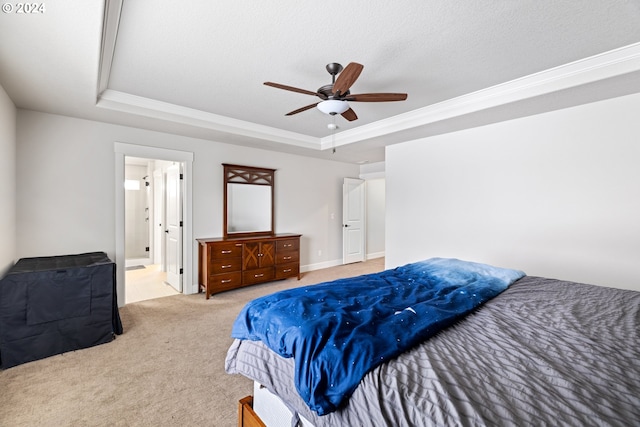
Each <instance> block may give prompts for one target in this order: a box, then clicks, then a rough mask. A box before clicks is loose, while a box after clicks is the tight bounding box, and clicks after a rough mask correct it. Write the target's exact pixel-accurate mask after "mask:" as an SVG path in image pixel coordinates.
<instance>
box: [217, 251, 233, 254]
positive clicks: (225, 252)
mask: <svg viewBox="0 0 640 427" xmlns="http://www.w3.org/2000/svg"><path fill="white" fill-rule="evenodd" d="M220 253H222V254H230V253H231V251H220Z"/></svg>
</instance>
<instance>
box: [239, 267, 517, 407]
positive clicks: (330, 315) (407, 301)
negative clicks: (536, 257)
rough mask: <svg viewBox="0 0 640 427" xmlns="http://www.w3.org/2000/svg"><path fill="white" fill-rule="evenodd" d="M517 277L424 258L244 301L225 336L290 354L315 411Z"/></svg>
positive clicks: (510, 272) (299, 386)
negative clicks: (357, 275) (257, 341)
mask: <svg viewBox="0 0 640 427" xmlns="http://www.w3.org/2000/svg"><path fill="white" fill-rule="evenodd" d="M524 275H525V274H524V273H523V272H521V271H517V270H509V269H503V268H497V267H492V266H489V265H486V264H478V263H471V262H466V261H461V260H457V259H443V258H432V259H429V260H426V261H421V262H416V263H412V264H408V265H405V266H402V267H397V268H395V269H391V270H385V271H383V272H380V273H375V274H368V275H363V276H359V277H353V278H347V279H340V280H335V281H332V282H326V283H322V284H318V285H312V286H306V287H301V288H295V289H290V290H286V291H281V292H277V293H275V294H272V295H268V296H265V297H261V298H258V299H255V300H253V301H252V302H250V303H248V304H247V305H246V306H245V307H244V308H243V309H242V311H241V312H240V314H239V315H238V317H237V319H236V321H235V323H234V325H233V331H232V333H231V335H232V337H234V338H239V339H249V340H261V341H263V342H264V343H265V344H266V345H267V346H268V347H269V348H271V350H273V351H275V352H277V353H278V354H280V355H281V356H283V357H293V358H294V359H295V383H296V387H297V389H298V392H299V393H300V396H301V397H302V399H303V400H304V401H305V402H306V403H307V404H308V405H309V407H310V408H311V409H312V410H314V411H316V412H317V413H318V414H319V415H324V414H328V413H330V412H333V411H335V410H336V409H338V408H339V407H340V405H341V404H342V403H343V402H344V401H345V400H346V399H348V397H349V396H350V395H351V394H352V393H353V391H354V390H355V388H356V387H357V385H358V383H359V382H360V380H361V379H362V377H363V376H364V375H365V374H366V373H367V372H369V371H370V370H372V369H373V368H375V367H376V366H378V365H379V364H381V363H383V362H385V361H387V360H388V359H390V358H393V357H395V356H397V355H399V354H401V353H402V352H404V351H406V350H408V349H409V348H411V347H413V346H414V345H416V344H418V343H419V342H421V341H424V340H425V339H427V338H429V337H431V336H433V335H434V334H436V333H437V332H439V331H440V330H442V329H443V328H445V327H447V326H449V325H451V324H452V323H454V322H455V321H457V320H458V319H460V318H461V317H463V316H464V315H466V314H468V313H469V312H471V311H473V310H474V309H475V308H477V307H479V306H480V305H481V304H483V303H484V302H486V301H488V300H489V299H491V298H493V297H494V296H496V295H498V294H499V293H500V292H502V291H504V290H505V289H506V288H507V287H508V286H509V285H511V283H513V282H515V281H516V280H518V279H520V278H521V277H523V276H524Z"/></svg>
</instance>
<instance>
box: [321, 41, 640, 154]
mask: <svg viewBox="0 0 640 427" xmlns="http://www.w3.org/2000/svg"><path fill="white" fill-rule="evenodd" d="M638 70H640V43H635V44H631V45H628V46H624V47H621V48H618V49H615V50H611V51H608V52H604V53H601V54H598V55H594V56H591V57H589V58H584V59H581V60H578V61H574V62H571V63H568V64H565V65H561V66H558V67H555V68H551V69H548V70H544V71H541V72H539V73H535V74H531V75H528V76H525V77H522V78H518V79H515V80H512V81H509V82H506V83H502V84H499V85H496V86H492V87H490V88H487V89H482V90H479V91H477V92H473V93H470V94H467V95H462V96H459V97H457V98H452V99H449V100H446V101H443V102H439V103H437V104H433V105H429V106H426V107H423V108H419V109H417V110H413V111H409V112H407V113H404V114H399V115H397V116H393V117H390V118H387V119H383V120H379V121H377V122H375V123H370V124H367V125H364V126H360V127H357V128H355V129H349V130H346V131H343V132H340V133H338V134H336V135H335V140H334V139H332V137H331V136H327V137H324V138H322V141H321V146H322V149H323V150H326V149H329V148H333V147H334V146H335V147H339V146H344V145H348V144H352V143H355V142H359V141H362V140H366V139H370V138H375V137H378V136H381V135H386V134H391V133H395V132H400V131H404V130H407V129H411V128H415V127H418V126H424V125H428V124H431V123H436V122H439V121H443V120H448V119H452V118H455V117H459V116H463V115H465V114H469V113H474V112H478V111H482V110H486V109H489V108H492V107H497V106H500V105H505V104H509V103H513V102H518V101H523V100H526V99H530V98H534V97H536V96H540V95H546V94H549V93H552V92H557V91H560V90H564V89H569V88H572V87H576V86H580V85H584V84H588V83H593V82H597V81H598V80H604V79H607V78H611V77H616V76H620V75H623V74H627V73H631V72H634V71H638Z"/></svg>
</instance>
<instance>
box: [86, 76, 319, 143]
mask: <svg viewBox="0 0 640 427" xmlns="http://www.w3.org/2000/svg"><path fill="white" fill-rule="evenodd" d="M96 106H98V107H100V108H106V109H110V110H114V111H119V112H124V113H129V114H136V115H139V116H144V117H150V118H153V119H158V120H164V121H167V122H172V123H178V124H183V125H187V126H193V127H197V128H201V129H209V130H213V131H218V132H224V133H231V134H235V135H241V136H245V137H248V138H256V139H263V140H268V141H271V142H278V143H282V144H288V145H294V146H297V147H303V148H309V149H315V150H319V149H320V140H319V138H315V137H311V136H308V135H302V134H299V133H296V132H290V131H286V130H282V129H276V128H273V127H270V126H264V125H260V124H256V123H252V122H247V121H244V120H238V119H233V118H230V117H225V116H220V115H218V114H213V113H208V112H206V111H202V110H197V109H194V108H188V107H183V106H181V105H176V104H171V103H169V102H163V101H158V100H155V99H151V98H145V97H142V96H137V95H131V94H129V93H125V92H120V91H116V90H111V89H106V90H105V91H103V92H102V94H101V95H100V96H99V97H98V102H97V103H96Z"/></svg>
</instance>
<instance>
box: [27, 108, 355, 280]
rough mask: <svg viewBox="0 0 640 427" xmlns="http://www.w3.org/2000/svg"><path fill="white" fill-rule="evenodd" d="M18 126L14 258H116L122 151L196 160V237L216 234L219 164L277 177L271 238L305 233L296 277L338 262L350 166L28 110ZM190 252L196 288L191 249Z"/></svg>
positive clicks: (218, 230) (219, 215)
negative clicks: (133, 148)
mask: <svg viewBox="0 0 640 427" xmlns="http://www.w3.org/2000/svg"><path fill="white" fill-rule="evenodd" d="M17 123H18V125H17V140H18V146H17V172H16V174H17V192H18V195H17V212H18V219H17V230H18V240H17V241H18V244H17V255H18V257H26V256H49V255H60V254H70V253H79V252H88V251H105V252H107V254H108V255H109V256H110V257H112V259H115V206H114V194H115V188H114V182H115V165H114V159H115V154H114V142H120V143H130V144H137V145H146V146H154V147H159V148H167V149H172V150H180V151H188V152H193V153H194V162H193V218H192V221H193V235H194V238H200V237H216V236H221V235H222V177H223V172H222V166H221V164H222V163H232V164H243V165H250V166H260V167H267V168H274V169H277V171H276V189H275V191H276V193H275V197H276V206H275V210H276V232H278V233H284V232H295V233H301V234H303V236H302V239H301V260H300V262H301V268H302V269H303V271H308V270H311V269H315V268H320V267H323V266H329V265H338V264H341V262H342V228H341V221H340V213H341V212H342V178H343V177H345V176H357V174H358V171H359V167H358V166H357V165H351V164H346V163H340V162H332V161H324V160H319V159H312V158H307V157H301V156H294V155H289V154H282V153H275V152H271V151H265V150H257V149H251V148H244V147H237V146H233V145H229V144H224V143H219V142H214V141H206V140H201V139H194V138H186V137H181V136H177V135H170V134H166V133H160V132H152V131H147V130H142V129H135V128H130V127H124V126H115V125H110V124H105V123H99V122H93V121H88V120H80V119H74V118H69V117H63V116H57V115H51V114H44V113H38V112H33V111H25V110H19V111H18V119H17ZM331 213H336V214H337V215H336V218H335V219H333V220H332V219H331V218H330V214H331ZM193 249H194V252H193V253H194V260H193V266H192V268H193V278H194V279H193V280H194V281H195V280H197V259H195V258H197V256H195V254H197V246H196V244H195V241H194V242H193ZM319 250H321V251H322V256H318V255H317V254H318V251H319ZM121 268H123V267H121Z"/></svg>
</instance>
